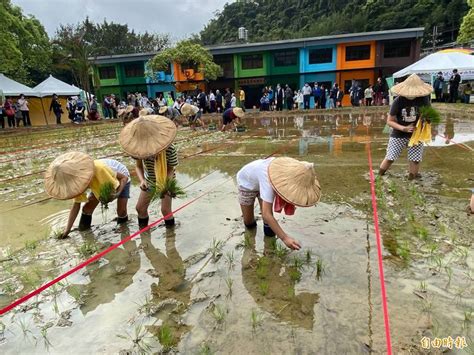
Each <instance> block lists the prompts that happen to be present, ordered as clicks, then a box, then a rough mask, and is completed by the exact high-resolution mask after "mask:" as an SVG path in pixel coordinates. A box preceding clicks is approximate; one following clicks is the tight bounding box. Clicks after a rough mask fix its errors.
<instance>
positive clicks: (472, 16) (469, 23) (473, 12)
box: [458, 0, 474, 44]
mask: <svg viewBox="0 0 474 355" xmlns="http://www.w3.org/2000/svg"><path fill="white" fill-rule="evenodd" d="M468 4H469V6H470V7H471V8H470V9H469V12H468V13H467V14H466V16H464V18H463V20H462V23H461V28H460V29H459V37H458V43H463V44H464V43H469V42H472V41H474V0H469V1H468Z"/></svg>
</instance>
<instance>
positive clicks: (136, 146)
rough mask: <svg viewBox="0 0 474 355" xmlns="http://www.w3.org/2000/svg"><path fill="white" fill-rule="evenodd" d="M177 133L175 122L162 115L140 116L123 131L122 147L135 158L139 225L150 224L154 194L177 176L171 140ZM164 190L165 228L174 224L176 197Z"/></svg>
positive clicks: (175, 159)
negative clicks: (138, 191)
mask: <svg viewBox="0 0 474 355" xmlns="http://www.w3.org/2000/svg"><path fill="white" fill-rule="evenodd" d="M176 133H177V128H176V126H175V124H174V123H173V122H172V121H170V120H169V119H168V118H166V117H163V116H159V115H149V116H140V117H139V118H137V119H135V120H133V121H132V122H131V123H129V124H128V125H127V126H125V128H123V129H122V131H121V132H120V136H119V143H120V145H121V146H122V149H123V150H124V151H125V152H126V153H127V154H129V155H130V156H131V157H133V158H134V159H135V160H136V169H135V170H136V172H137V176H138V179H139V181H140V189H141V192H140V196H139V198H138V202H137V206H136V209H137V213H138V225H139V227H140V228H144V227H146V226H147V225H148V222H149V215H148V206H149V205H150V203H151V201H152V197H153V194H154V193H156V191H158V190H159V188H160V187H162V186H164V184H165V182H166V180H167V179H175V168H176V167H177V166H178V153H177V150H176V148H175V146H174V145H173V144H172V143H173V141H174V139H175V137H176ZM154 189H155V190H156V191H155V192H154V191H153V190H154ZM162 193H163V196H160V198H161V213H162V214H163V217H165V225H166V227H173V226H174V225H175V220H174V216H173V214H172V211H173V209H172V198H173V197H175V196H173V195H172V193H171V192H169V191H165V192H162ZM160 194H161V193H160Z"/></svg>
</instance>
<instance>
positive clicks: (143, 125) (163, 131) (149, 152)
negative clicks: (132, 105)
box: [119, 115, 177, 159]
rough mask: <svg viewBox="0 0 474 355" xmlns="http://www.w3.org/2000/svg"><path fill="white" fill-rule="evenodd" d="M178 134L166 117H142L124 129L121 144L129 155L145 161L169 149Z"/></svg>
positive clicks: (120, 139) (174, 126)
mask: <svg viewBox="0 0 474 355" xmlns="http://www.w3.org/2000/svg"><path fill="white" fill-rule="evenodd" d="M176 133H177V129H176V125H175V124H174V123H173V122H172V121H170V120H169V119H168V118H166V117H163V116H159V115H149V116H140V117H138V118H137V119H135V120H133V121H132V122H130V123H129V124H128V125H126V126H125V127H124V128H123V129H122V131H121V132H120V135H119V143H120V145H121V146H122V149H123V150H124V151H125V152H126V153H127V154H129V155H131V156H132V157H134V158H138V159H145V158H148V157H151V156H154V155H156V154H158V153H159V152H161V151H162V150H164V149H166V148H168V146H169V145H170V144H171V143H172V142H173V140H174V138H175V137H176Z"/></svg>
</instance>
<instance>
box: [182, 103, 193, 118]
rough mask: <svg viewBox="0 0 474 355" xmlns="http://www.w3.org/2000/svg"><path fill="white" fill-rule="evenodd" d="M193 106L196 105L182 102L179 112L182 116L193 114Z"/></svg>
mask: <svg viewBox="0 0 474 355" xmlns="http://www.w3.org/2000/svg"><path fill="white" fill-rule="evenodd" d="M193 107H196V106H194V105H190V104H187V103H186V104H183V106H181V109H180V110H181V113H182V115H183V116H192V115H194V114H195V113H194V111H193Z"/></svg>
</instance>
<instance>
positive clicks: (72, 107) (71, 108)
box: [66, 96, 76, 122]
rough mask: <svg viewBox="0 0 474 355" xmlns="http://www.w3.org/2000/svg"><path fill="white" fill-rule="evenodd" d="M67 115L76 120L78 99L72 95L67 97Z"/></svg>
mask: <svg viewBox="0 0 474 355" xmlns="http://www.w3.org/2000/svg"><path fill="white" fill-rule="evenodd" d="M66 110H67V117H68V118H69V120H71V122H74V112H76V101H75V100H74V98H73V97H72V96H69V97H68V98H67V103H66Z"/></svg>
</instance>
